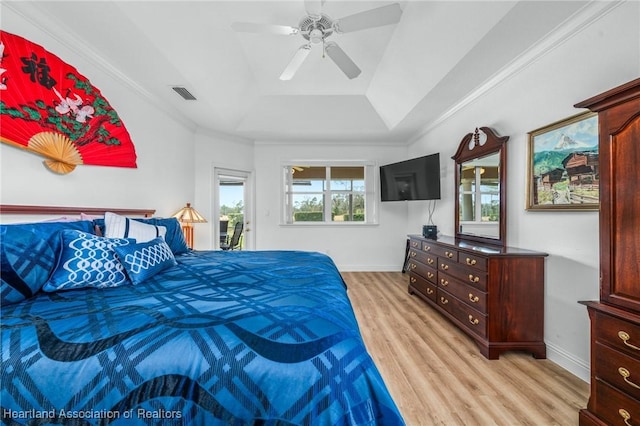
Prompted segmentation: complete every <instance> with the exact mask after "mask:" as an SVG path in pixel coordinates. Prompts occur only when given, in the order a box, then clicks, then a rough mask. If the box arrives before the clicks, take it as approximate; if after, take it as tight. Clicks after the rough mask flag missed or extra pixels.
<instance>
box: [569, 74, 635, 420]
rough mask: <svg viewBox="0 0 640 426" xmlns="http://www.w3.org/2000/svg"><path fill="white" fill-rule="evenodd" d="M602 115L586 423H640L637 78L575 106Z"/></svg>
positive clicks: (599, 119)
mask: <svg viewBox="0 0 640 426" xmlns="http://www.w3.org/2000/svg"><path fill="white" fill-rule="evenodd" d="M575 106H576V107H577V108H589V109H590V110H592V111H595V112H598V124H599V128H600V129H599V142H600V146H599V164H600V300H599V301H593V302H581V303H583V304H585V305H586V306H587V308H588V313H589V318H590V320H591V396H590V397H589V402H588V405H587V408H586V409H584V410H581V411H580V424H581V425H621V426H625V425H626V426H629V425H640V79H636V80H634V81H631V82H629V83H627V84H624V85H622V86H619V87H616V88H615V89H612V90H609V91H607V92H605V93H603V94H600V95H598V96H595V97H593V98H590V99H587V100H586V101H583V102H580V103H578V104H576V105H575Z"/></svg>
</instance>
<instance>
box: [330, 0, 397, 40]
mask: <svg viewBox="0 0 640 426" xmlns="http://www.w3.org/2000/svg"><path fill="white" fill-rule="evenodd" d="M401 16H402V9H401V8H400V4H399V3H393V4H390V5H387V6H382V7H378V8H376V9H371V10H367V11H364V12H360V13H355V14H353V15H349V16H345V17H344V18H342V19H337V20H336V21H335V22H334V24H333V26H334V28H335V30H336V31H337V32H339V33H350V32H352V31H359V30H366V29H367V28H373V27H381V26H383V25H389V24H395V23H397V22H399V21H400V17H401Z"/></svg>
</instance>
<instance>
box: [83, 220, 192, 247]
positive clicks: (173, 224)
mask: <svg viewBox="0 0 640 426" xmlns="http://www.w3.org/2000/svg"><path fill="white" fill-rule="evenodd" d="M133 220H135V221H136V222H140V223H145V224H148V225H155V226H164V227H165V228H167V233H166V234H165V236H164V240H165V241H166V242H167V244H169V247H171V251H172V252H173V254H181V253H187V252H189V251H190V250H191V249H190V248H189V246H188V245H187V242H186V240H185V239H184V233H183V232H182V226H180V222H178V219H176V218H175V217H167V218H161V217H150V218H146V219H142V218H140V219H139V218H135V219H133ZM93 223H94V224H95V225H96V226H97V227H98V228H99V229H100V232H101V233H102V235H105V223H104V219H103V218H97V219H94V221H93Z"/></svg>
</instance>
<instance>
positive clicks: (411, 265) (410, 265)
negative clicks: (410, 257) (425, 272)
mask: <svg viewBox="0 0 640 426" xmlns="http://www.w3.org/2000/svg"><path fill="white" fill-rule="evenodd" d="M417 267H418V265H416V264H415V263H410V264H409V268H411V269H416V268H417Z"/></svg>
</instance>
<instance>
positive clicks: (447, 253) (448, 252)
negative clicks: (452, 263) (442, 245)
mask: <svg viewBox="0 0 640 426" xmlns="http://www.w3.org/2000/svg"><path fill="white" fill-rule="evenodd" d="M444 255H445V256H447V257H448V258H449V259H451V258H452V257H453V253H451V252H450V251H445V252H444Z"/></svg>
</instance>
